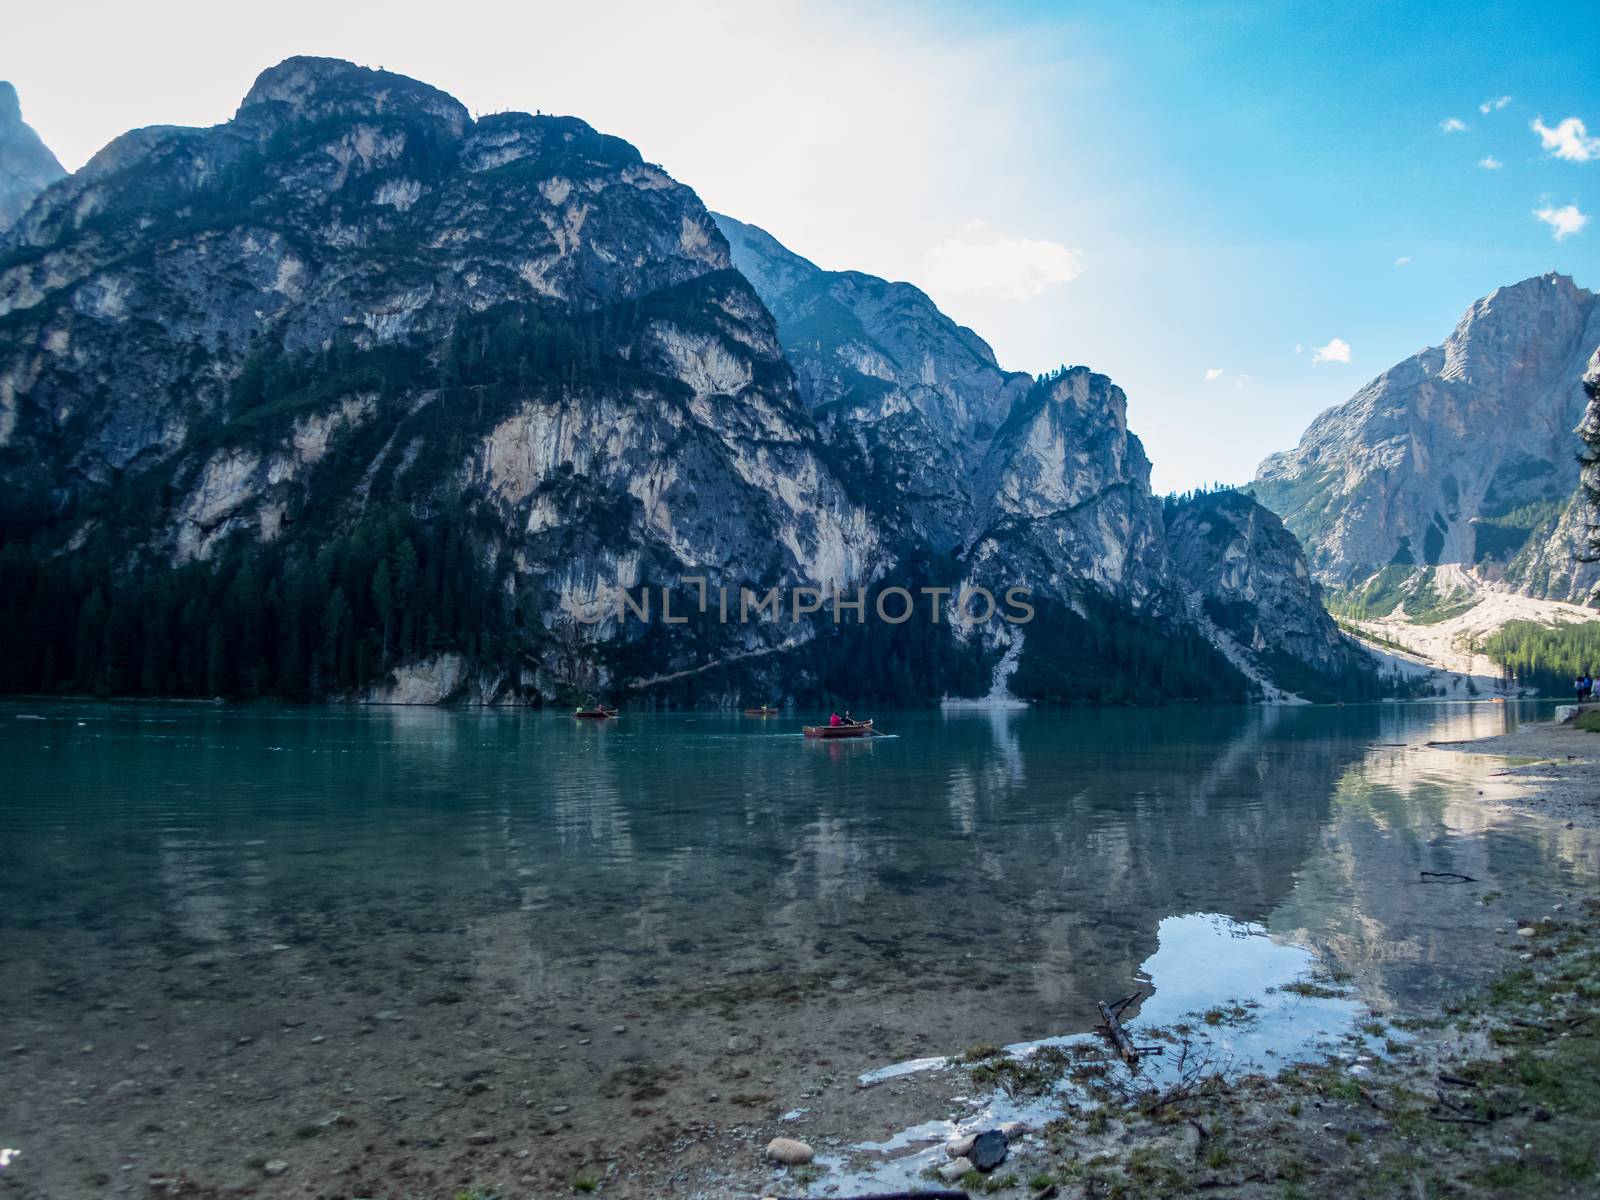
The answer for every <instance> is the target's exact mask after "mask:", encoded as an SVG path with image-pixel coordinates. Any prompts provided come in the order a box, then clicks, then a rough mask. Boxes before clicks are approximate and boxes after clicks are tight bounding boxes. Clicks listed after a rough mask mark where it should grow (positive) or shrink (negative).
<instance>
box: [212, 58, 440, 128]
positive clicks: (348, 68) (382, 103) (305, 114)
mask: <svg viewBox="0 0 1600 1200" xmlns="http://www.w3.org/2000/svg"><path fill="white" fill-rule="evenodd" d="M263 109H265V110H273V109H276V110H279V111H287V112H288V113H290V114H292V115H293V117H294V118H295V119H297V120H302V121H316V120H325V119H327V118H329V117H335V116H337V117H345V118H350V117H361V116H372V117H379V116H385V115H394V114H396V113H414V114H422V115H426V116H431V117H435V118H437V119H438V120H440V121H442V122H444V124H445V125H446V126H448V127H449V128H450V129H451V130H452V131H453V132H454V133H455V134H456V135H457V136H460V135H461V134H463V133H464V132H465V131H466V129H467V126H468V125H470V124H471V123H472V118H471V116H470V115H469V114H468V112H467V108H466V105H464V104H462V103H461V102H460V101H459V100H457V99H456V98H455V97H454V96H451V95H448V94H447V93H445V92H441V91H440V90H439V89H438V88H435V87H430V86H429V85H428V84H425V83H422V82H420V81H418V80H415V79H411V78H409V77H407V76H405V75H397V74H395V73H394V72H392V71H384V70H375V69H373V68H371V67H362V66H357V65H356V64H355V63H352V62H346V61H345V60H344V59H340V58H315V57H311V56H308V55H296V56H295V57H293V58H286V59H284V60H283V61H282V62H281V63H279V64H278V65H277V66H275V67H268V68H267V69H266V70H265V71H263V72H261V74H260V75H258V76H257V77H256V81H255V84H254V86H252V87H251V89H250V91H249V92H248V93H246V95H245V98H244V100H243V102H242V103H241V104H240V105H239V111H238V114H237V116H238V117H244V116H246V115H248V114H250V113H251V110H263Z"/></svg>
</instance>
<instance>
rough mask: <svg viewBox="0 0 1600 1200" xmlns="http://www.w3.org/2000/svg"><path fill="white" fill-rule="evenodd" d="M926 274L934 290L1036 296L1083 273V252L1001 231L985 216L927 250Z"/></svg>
mask: <svg viewBox="0 0 1600 1200" xmlns="http://www.w3.org/2000/svg"><path fill="white" fill-rule="evenodd" d="M922 274H923V278H924V280H925V281H926V283H927V285H928V290H929V291H932V292H946V293H966V294H978V295H986V296H993V297H997V298H999V299H1002V300H1031V299H1032V298H1033V297H1035V296H1038V295H1041V294H1042V293H1044V292H1047V291H1049V290H1050V289H1051V288H1053V287H1059V286H1060V285H1061V284H1064V283H1071V282H1072V281H1073V280H1074V279H1076V278H1078V276H1080V275H1082V274H1083V255H1082V254H1080V253H1079V252H1078V251H1076V250H1069V249H1068V248H1067V247H1066V246H1063V245H1062V244H1061V243H1060V242H1049V241H1042V240H1039V239H1035V238H1025V237H1018V236H1017V235H1015V234H1009V233H1000V232H998V231H997V230H993V229H990V228H989V225H988V223H987V222H986V221H973V222H971V223H970V224H969V225H967V227H966V228H965V229H963V230H962V231H961V233H960V234H959V235H957V236H956V237H952V238H946V239H945V240H944V241H942V242H940V243H939V244H938V245H937V246H935V247H933V249H931V250H929V251H928V253H927V255H926V257H925V258H924V260H923V265H922Z"/></svg>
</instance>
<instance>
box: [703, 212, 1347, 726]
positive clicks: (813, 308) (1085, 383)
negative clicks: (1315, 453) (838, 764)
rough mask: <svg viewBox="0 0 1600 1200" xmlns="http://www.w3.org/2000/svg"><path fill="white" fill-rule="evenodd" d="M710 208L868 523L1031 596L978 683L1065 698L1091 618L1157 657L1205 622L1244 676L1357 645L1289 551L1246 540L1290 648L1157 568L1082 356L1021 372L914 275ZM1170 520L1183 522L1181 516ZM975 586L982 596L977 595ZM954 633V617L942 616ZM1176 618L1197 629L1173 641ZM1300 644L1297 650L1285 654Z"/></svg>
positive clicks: (1116, 412) (1297, 665) (1127, 451)
mask: <svg viewBox="0 0 1600 1200" xmlns="http://www.w3.org/2000/svg"><path fill="white" fill-rule="evenodd" d="M717 221H718V224H719V225H720V226H721V227H722V229H723V231H724V232H725V233H726V234H727V236H728V239H729V244H730V246H731V247H732V252H733V259H734V264H735V265H736V266H737V267H739V269H740V270H741V271H742V272H744V273H745V274H746V276H747V277H748V278H749V279H750V280H751V282H752V283H753V284H754V285H755V287H756V290H757V291H758V292H759V293H760V294H761V296H762V299H763V300H765V301H766V303H767V305H768V306H769V307H770V308H771V309H772V311H773V313H774V315H775V316H776V317H777V320H778V335H779V338H780V340H781V341H782V342H783V346H784V350H785V352H786V354H787V355H788V357H789V359H790V361H791V362H792V363H793V364H794V366H795V371H796V374H797V377H798V379H799V383H800V389H801V393H802V395H804V396H805V398H806V400H807V402H808V404H810V405H811V407H812V411H813V414H814V415H815V416H816V417H817V419H818V422H819V425H820V426H821V429H822V431H823V434H824V436H825V437H828V438H830V439H831V440H832V441H833V442H834V443H835V445H836V446H837V447H838V448H839V449H840V450H841V451H845V452H854V453H856V454H858V455H859V456H860V457H861V458H863V459H865V460H866V461H867V462H868V463H869V464H870V469H869V479H870V481H871V486H870V488H869V491H870V494H871V495H873V496H874V497H887V498H888V499H887V500H885V501H884V502H883V509H882V511H883V516H884V522H885V525H886V527H888V528H890V529H891V530H894V531H896V532H897V533H898V534H901V535H904V534H905V533H906V532H907V531H909V532H910V535H911V536H912V537H913V538H915V539H917V540H920V541H921V542H922V543H924V544H931V545H932V546H934V547H935V548H937V549H949V550H950V551H952V552H953V553H954V554H955V555H957V556H958V558H959V570H960V573H961V578H960V580H959V582H958V585H957V594H959V592H960V588H961V587H963V586H969V587H981V588H984V589H986V590H987V591H989V592H990V593H991V594H992V595H994V596H995V597H996V598H1001V597H1003V596H1004V595H1005V594H1006V592H1007V591H1009V590H1010V589H1012V588H1016V587H1020V588H1025V589H1027V590H1028V591H1029V592H1030V594H1031V595H1032V596H1033V597H1034V598H1035V599H1036V600H1037V601H1038V614H1037V617H1036V623H1030V624H1028V625H1018V626H1011V627H1006V626H1003V625H1000V626H990V627H989V628H988V629H986V631H985V641H986V643H987V644H988V646H989V648H990V649H991V650H993V651H995V652H998V653H999V654H1000V658H999V661H998V662H997V663H996V666H995V675H994V680H993V688H994V693H993V694H994V695H997V696H1003V694H1004V692H1005V690H1006V688H1007V687H1008V686H1009V681H1010V680H1011V678H1012V672H1017V675H1016V680H1017V684H1016V686H1017V687H1018V688H1020V689H1022V690H1023V691H1025V692H1026V693H1027V694H1029V695H1046V696H1060V697H1063V698H1072V697H1074V696H1076V695H1078V694H1079V693H1080V692H1082V691H1084V690H1086V689H1088V688H1092V687H1093V686H1095V683H1096V681H1095V680H1094V679H1092V678H1091V679H1085V678H1083V677H1082V676H1080V675H1078V674H1077V672H1076V671H1075V670H1074V661H1081V662H1082V663H1084V664H1094V661H1095V657H1096V655H1097V654H1099V653H1103V647H1104V643H1105V642H1106V641H1107V640H1112V641H1114V640H1116V637H1115V636H1113V637H1108V636H1107V634H1106V630H1107V628H1108V626H1109V625H1120V626H1121V627H1122V629H1123V630H1124V631H1125V632H1123V633H1122V634H1121V635H1119V636H1122V637H1126V638H1128V639H1138V640H1141V641H1148V642H1150V643H1152V644H1157V643H1160V644H1162V645H1163V646H1164V647H1165V649H1164V650H1163V653H1170V655H1171V657H1174V658H1195V659H1200V658H1204V657H1205V654H1206V647H1205V646H1204V641H1205V640H1209V641H1212V642H1214V643H1216V644H1217V646H1218V647H1219V648H1221V649H1222V650H1224V652H1225V653H1226V654H1227V655H1229V656H1230V658H1231V659H1232V660H1233V661H1234V662H1235V663H1236V665H1237V666H1238V667H1239V668H1240V669H1241V670H1243V671H1244V672H1245V673H1246V674H1247V675H1249V676H1250V677H1251V678H1253V679H1255V680H1257V681H1258V682H1266V681H1270V680H1271V678H1272V677H1273V675H1274V673H1275V672H1276V673H1280V674H1284V673H1287V674H1292V675H1293V676H1294V680H1293V684H1294V686H1298V685H1300V684H1302V683H1304V682H1306V681H1307V680H1308V679H1310V680H1311V681H1312V682H1313V683H1315V682H1316V679H1315V677H1316V676H1317V675H1318V674H1319V673H1324V672H1330V671H1331V672H1344V671H1346V670H1347V669H1348V668H1349V667H1351V666H1352V663H1353V661H1354V660H1358V659H1359V657H1360V656H1359V653H1355V652H1352V653H1350V654H1340V653H1336V652H1332V651H1330V649H1329V647H1328V646H1327V645H1324V644H1322V642H1320V641H1319V640H1318V637H1317V636H1316V635H1319V634H1322V633H1325V632H1326V631H1327V630H1328V629H1331V628H1332V624H1331V622H1330V621H1329V620H1328V617H1327V614H1326V612H1324V611H1323V610H1322V608H1321V606H1320V594H1319V592H1318V590H1317V588H1316V585H1315V583H1314V582H1313V581H1312V580H1311V579H1310V578H1309V577H1308V575H1307V574H1306V572H1305V570H1304V565H1303V563H1299V564H1298V571H1297V570H1296V564H1297V563H1298V558H1297V557H1296V556H1295V555H1292V554H1285V553H1278V554H1259V555H1258V556H1257V558H1256V565H1255V570H1254V584H1255V585H1256V586H1260V587H1262V588H1270V590H1271V591H1272V592H1273V594H1274V596H1279V595H1282V596H1289V597H1291V598H1292V600H1293V607H1294V611H1295V613H1296V614H1297V615H1301V616H1304V617H1305V619H1306V622H1307V628H1308V629H1311V630H1313V631H1314V633H1313V634H1312V635H1311V636H1310V637H1309V639H1308V642H1307V644H1306V646H1305V647H1302V646H1300V645H1299V643H1298V642H1294V641H1293V639H1291V644H1284V645H1282V646H1280V648H1279V650H1278V651H1276V652H1275V653H1274V654H1272V655H1264V656H1261V657H1259V658H1258V657H1255V656H1251V655H1250V654H1249V652H1248V651H1241V650H1238V649H1237V647H1236V646H1235V645H1234V641H1233V638H1232V637H1231V636H1230V635H1229V634H1228V633H1226V632H1224V631H1222V630H1221V629H1219V628H1218V627H1217V626H1216V625H1214V624H1213V623H1211V622H1210V620H1209V619H1208V618H1206V617H1205V616H1204V615H1203V614H1202V611H1201V597H1200V596H1199V595H1198V594H1195V593H1194V592H1193V589H1192V585H1191V583H1190V582H1189V581H1188V580H1187V579H1186V578H1184V577H1183V576H1182V574H1181V573H1179V572H1175V571H1174V568H1173V555H1174V554H1175V553H1178V552H1180V551H1181V550H1182V547H1181V546H1176V545H1169V542H1170V541H1171V540H1172V539H1171V538H1170V537H1169V534H1168V531H1167V529H1166V528H1165V525H1164V522H1163V517H1162V506H1161V503H1160V502H1159V501H1158V500H1157V499H1156V498H1155V497H1153V496H1152V495H1151V493H1150V462H1149V460H1148V458H1147V457H1146V456H1145V453H1144V448H1143V446H1142V445H1141V444H1140V442H1139V439H1138V438H1137V437H1135V436H1134V435H1133V434H1132V433H1131V432H1130V431H1129V429H1128V423H1127V399H1126V397H1125V396H1124V395H1123V393H1122V390H1121V389H1120V388H1118V387H1116V386H1115V385H1113V384H1112V382H1111V381H1110V380H1109V379H1107V378H1106V377H1105V376H1103V375H1098V374H1095V373H1094V372H1092V371H1090V370H1089V369H1088V368H1086V367H1073V368H1070V369H1068V368H1063V369H1062V370H1060V371H1058V372H1055V373H1053V374H1051V375H1049V376H1046V377H1044V378H1042V379H1037V380H1035V379H1033V378H1031V377H1029V376H1028V375H1025V374H1022V373H1017V372H1007V371H1005V370H1003V369H1002V368H1000V366H999V365H998V364H997V363H996V361H995V357H994V354H993V352H992V351H991V350H990V349H989V347H988V346H987V345H986V344H985V343H984V342H983V341H982V340H981V339H980V338H978V336H977V335H976V334H974V333H972V331H971V330H968V329H964V328H962V327H960V326H958V325H956V324H955V323H954V322H953V321H951V320H950V319H949V318H947V317H946V316H944V314H942V313H941V312H939V310H938V309H937V308H936V307H935V306H934V304H933V302H932V301H931V300H929V298H928V297H927V296H926V295H924V294H923V293H922V292H921V291H919V290H918V289H916V288H914V287H911V286H910V285H908V284H896V283H889V282H887V281H885V280H882V279H878V278H875V277H873V276H870V275H864V274H861V273H860V272H838V271H824V270H821V269H820V268H818V267H817V266H816V265H815V264H813V263H811V262H809V261H807V260H806V259H804V258H802V257H800V256H799V255H796V254H794V253H792V252H791V251H789V250H787V249H785V248H784V247H783V246H782V245H781V244H779V243H778V242H777V241H776V240H775V239H774V238H772V237H771V236H770V235H769V234H767V233H766V232H764V231H763V230H760V229H757V228H756V227H754V226H751V225H746V224H744V223H742V222H738V221H735V220H733V219H732V218H729V217H724V216H718V217H717ZM1247 503H1248V502H1247ZM1265 515H1266V514H1265V513H1263V514H1262V516H1265ZM1279 533H1280V535H1281V536H1282V537H1284V538H1287V539H1288V541H1289V543H1290V546H1291V547H1292V546H1293V538H1292V537H1289V535H1288V534H1286V533H1283V531H1282V530H1281V527H1280V529H1279ZM1173 536H1175V537H1176V538H1177V539H1179V540H1180V541H1181V540H1182V539H1185V538H1188V537H1190V536H1201V535H1200V534H1199V533H1197V532H1196V529H1195V527H1194V526H1192V525H1191V524H1189V523H1184V524H1181V525H1180V526H1179V527H1178V529H1177V530H1176V533H1175V535H1173ZM1280 549H1281V548H1280ZM1274 571H1281V572H1283V574H1282V575H1281V577H1278V578H1273V572H1274ZM1269 581H1270V582H1269ZM973 603H974V604H976V605H977V607H978V610H979V611H981V607H982V604H981V601H974V602H973ZM1313 617H1315V618H1316V619H1315V620H1314V619H1313ZM955 632H956V634H957V636H961V630H960V628H959V626H957V627H955ZM1191 637H1192V638H1194V639H1197V640H1200V643H1201V644H1200V645H1198V646H1197V645H1195V644H1192V643H1191V642H1188V641H1185V639H1186V638H1191ZM1041 647H1048V649H1041ZM1301 649H1306V650H1308V651H1310V652H1312V657H1311V658H1310V659H1308V660H1306V661H1304V662H1302V661H1300V660H1299V659H1298V658H1297V653H1298V652H1299V651H1300V650H1301ZM1041 656H1042V657H1041ZM1268 659H1270V663H1269V662H1268ZM1213 667H1214V669H1215V670H1216V671H1217V672H1218V673H1219V674H1220V675H1229V674H1231V673H1232V671H1233V669H1234V668H1233V667H1230V665H1229V660H1227V659H1218V660H1217V661H1216V662H1215V663H1213V664H1211V666H1210V667H1206V668H1202V669H1212V668H1213ZM1116 669H1117V668H1116V667H1115V666H1110V667H1108V666H1106V665H1105V664H1099V665H1090V666H1089V667H1088V670H1089V672H1090V674H1093V673H1094V672H1096V671H1098V672H1100V673H1101V674H1104V673H1105V672H1106V671H1107V670H1111V671H1115V670H1116ZM1144 669H1149V664H1148V663H1147V664H1146V667H1145V668H1144ZM1326 682H1327V681H1323V684H1324V685H1325V684H1326ZM1266 686H1267V687H1268V688H1270V687H1271V684H1270V683H1266ZM1285 686H1286V687H1287V686H1290V685H1288V684H1286V685H1285Z"/></svg>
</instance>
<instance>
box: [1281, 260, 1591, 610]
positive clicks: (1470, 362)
mask: <svg viewBox="0 0 1600 1200" xmlns="http://www.w3.org/2000/svg"><path fill="white" fill-rule="evenodd" d="M1597 346H1600V297H1597V296H1596V294H1595V293H1593V292H1590V291H1588V290H1587V289H1585V288H1582V287H1579V286H1578V285H1577V284H1576V283H1574V282H1573V280H1572V279H1570V278H1569V277H1567V276H1565V275H1558V274H1554V273H1550V274H1546V275H1540V276H1535V277H1533V278H1531V279H1525V280H1522V281H1521V282H1519V283H1515V284H1511V285H1509V286H1507V287H1502V288H1497V289H1495V291H1493V292H1491V293H1490V294H1489V295H1487V296H1485V297H1483V298H1482V299H1479V300H1476V301H1474V302H1473V303H1472V304H1471V305H1469V306H1468V308H1467V310H1466V312H1465V313H1464V314H1463V315H1462V317H1461V320H1460V321H1459V322H1458V323H1457V325H1456V327H1455V329H1454V331H1453V332H1452V333H1451V334H1450V335H1449V337H1447V338H1446V339H1445V340H1444V341H1443V342H1442V343H1441V344H1440V345H1438V346H1435V347H1431V348H1429V349H1427V350H1423V351H1421V352H1420V353H1418V354H1416V355H1413V356H1412V357H1411V358H1409V359H1407V360H1405V361H1404V362H1401V363H1398V364H1397V365H1395V366H1394V367H1392V368H1390V369H1389V370H1388V371H1385V372H1384V373H1383V374H1382V375H1380V376H1378V377H1377V378H1376V379H1374V380H1373V381H1372V382H1370V383H1368V384H1367V385H1366V386H1365V387H1363V388H1362V389H1361V390H1360V391H1359V392H1357V393H1356V395H1355V396H1354V397H1352V398H1351V399H1350V400H1349V401H1347V402H1346V403H1344V404H1342V405H1339V406H1338V407H1336V408H1332V409H1329V410H1328V411H1327V412H1324V413H1323V414H1322V415H1320V416H1319V417H1317V419H1316V420H1315V421H1313V422H1312V423H1311V425H1310V427H1309V428H1308V429H1307V430H1306V432H1305V435H1304V436H1303V437H1302V438H1301V440H1300V444H1299V445H1298V446H1297V447H1296V448H1295V449H1294V450H1291V451H1287V452H1285V453H1282V454H1275V455H1272V456H1271V457H1269V458H1268V459H1267V460H1266V461H1265V462H1263V463H1262V464H1261V469H1260V471H1259V473H1258V474H1257V477H1256V484H1255V489H1254V490H1255V492H1256V494H1257V496H1258V497H1260V498H1261V499H1262V501H1263V502H1264V503H1266V504H1267V505H1268V506H1269V507H1271V508H1273V509H1274V510H1275V511H1277V512H1278V513H1279V514H1280V515H1281V516H1282V517H1283V519H1284V522H1285V524H1287V525H1288V526H1289V528H1290V529H1291V530H1293V531H1294V532H1295V533H1296V534H1297V535H1298V536H1299V537H1300V538H1301V540H1302V541H1303V542H1304V543H1305V545H1306V552H1307V555H1308V557H1309V559H1310V561H1311V565H1312V568H1313V569H1314V570H1315V571H1316V573H1317V574H1318V576H1319V577H1320V578H1321V579H1322V580H1323V582H1324V583H1326V584H1328V585H1329V586H1330V587H1333V588H1338V589H1346V588H1360V589H1365V592H1366V593H1370V594H1381V595H1383V596H1385V597H1391V596H1395V595H1398V592H1397V590H1396V589H1397V587H1398V586H1399V582H1400V581H1403V580H1410V581H1411V582H1412V583H1416V582H1417V581H1418V580H1420V579H1421V577H1422V576H1424V575H1426V576H1428V578H1429V579H1431V578H1432V574H1433V572H1434V571H1435V570H1436V569H1438V568H1447V571H1446V576H1445V577H1446V578H1448V579H1450V580H1452V581H1458V582H1461V585H1462V586H1467V585H1472V584H1474V581H1476V582H1477V583H1496V584H1498V583H1501V582H1504V583H1507V584H1510V585H1511V586H1513V587H1516V588H1517V589H1519V590H1522V591H1525V592H1528V593H1529V594H1533V595H1539V596H1544V597H1547V598H1551V599H1567V598H1569V597H1571V598H1581V596H1582V595H1583V594H1585V593H1586V592H1587V590H1588V588H1589V586H1590V584H1591V583H1592V582H1593V574H1594V572H1593V570H1592V569H1591V568H1589V567H1586V566H1584V565H1583V564H1581V563H1579V562H1578V561H1577V559H1576V558H1575V556H1574V553H1573V551H1574V549H1575V544H1574V542H1573V531H1574V530H1577V529H1579V528H1580V527H1581V525H1582V521H1581V520H1580V519H1579V514H1577V513H1576V510H1575V509H1574V507H1573V506H1574V503H1575V498H1576V496H1577V488H1578V482H1579V481H1578V466H1577V463H1576V455H1577V453H1578V451H1579V449H1580V447H1579V443H1578V438H1577V435H1576V433H1575V427H1576V426H1577V425H1578V423H1579V421H1580V420H1581V419H1582V418H1583V415H1584V408H1585V404H1586V402H1587V397H1586V395H1585V391H1584V387H1583V384H1582V377H1583V374H1584V369H1585V364H1586V363H1587V362H1589V360H1590V357H1591V355H1593V354H1594V353H1595V350H1596V347H1597ZM1380 575H1381V578H1380ZM1387 602H1388V601H1387V600H1386V601H1385V603H1387Z"/></svg>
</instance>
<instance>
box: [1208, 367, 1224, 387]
mask: <svg viewBox="0 0 1600 1200" xmlns="http://www.w3.org/2000/svg"><path fill="white" fill-rule="evenodd" d="M1221 378H1222V368H1221V367H1207V368H1206V382H1207V383H1210V382H1211V381H1212V380H1213V379H1221Z"/></svg>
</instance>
